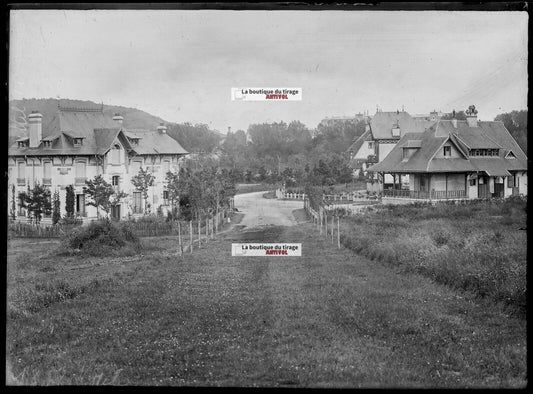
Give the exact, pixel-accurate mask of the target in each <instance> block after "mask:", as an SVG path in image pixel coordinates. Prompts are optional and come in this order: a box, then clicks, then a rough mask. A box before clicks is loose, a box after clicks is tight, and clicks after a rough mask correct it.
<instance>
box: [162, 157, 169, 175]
mask: <svg viewBox="0 0 533 394" xmlns="http://www.w3.org/2000/svg"><path fill="white" fill-rule="evenodd" d="M169 171H170V161H168V160H164V161H163V175H166V174H167V172H169Z"/></svg>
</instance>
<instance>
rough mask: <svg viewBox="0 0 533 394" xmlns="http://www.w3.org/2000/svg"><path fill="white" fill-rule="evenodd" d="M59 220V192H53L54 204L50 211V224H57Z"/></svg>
mask: <svg viewBox="0 0 533 394" xmlns="http://www.w3.org/2000/svg"><path fill="white" fill-rule="evenodd" d="M59 220H61V202H60V201H59V192H58V191H57V190H56V191H55V192H54V202H53V211H52V224H57V223H58V222H59Z"/></svg>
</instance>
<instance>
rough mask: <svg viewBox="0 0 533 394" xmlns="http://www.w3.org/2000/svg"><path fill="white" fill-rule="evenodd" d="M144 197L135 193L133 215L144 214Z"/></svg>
mask: <svg viewBox="0 0 533 394" xmlns="http://www.w3.org/2000/svg"><path fill="white" fill-rule="evenodd" d="M142 212H143V210H142V195H141V192H133V213H142Z"/></svg>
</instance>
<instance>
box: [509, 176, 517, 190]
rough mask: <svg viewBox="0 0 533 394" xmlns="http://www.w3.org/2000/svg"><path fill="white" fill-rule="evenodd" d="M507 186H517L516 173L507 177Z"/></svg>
mask: <svg viewBox="0 0 533 394" xmlns="http://www.w3.org/2000/svg"><path fill="white" fill-rule="evenodd" d="M507 187H516V177H515V175H511V176H508V177H507Z"/></svg>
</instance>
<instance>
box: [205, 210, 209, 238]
mask: <svg viewBox="0 0 533 394" xmlns="http://www.w3.org/2000/svg"><path fill="white" fill-rule="evenodd" d="M208 239H209V219H208V218H207V216H206V217H205V242H207V240H208Z"/></svg>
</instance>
